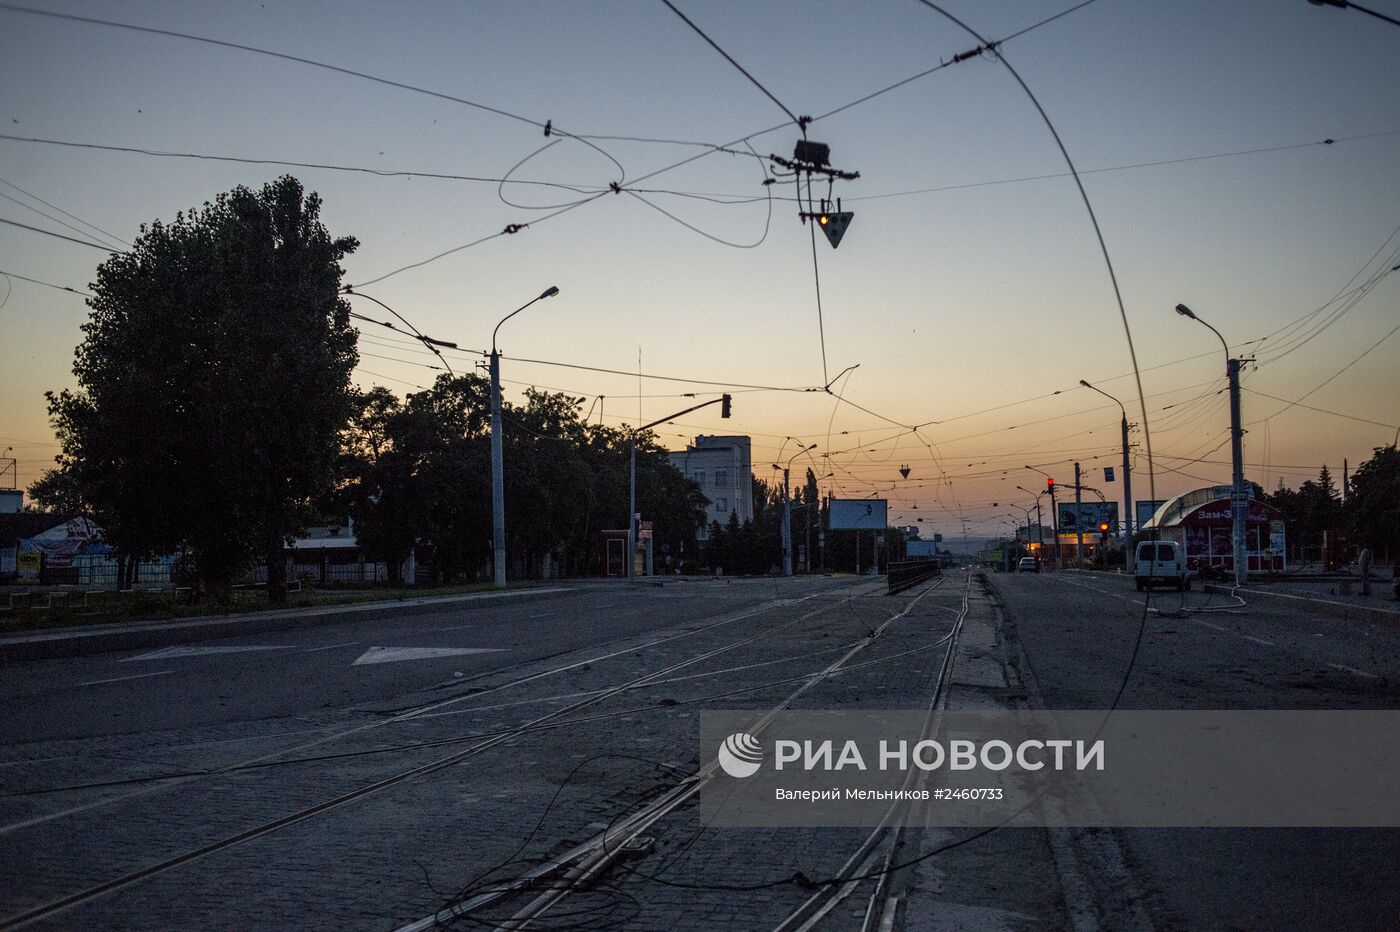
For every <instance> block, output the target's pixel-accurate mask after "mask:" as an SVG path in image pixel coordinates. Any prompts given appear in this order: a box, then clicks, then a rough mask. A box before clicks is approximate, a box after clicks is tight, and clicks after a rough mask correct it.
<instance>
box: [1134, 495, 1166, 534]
mask: <svg viewBox="0 0 1400 932" xmlns="http://www.w3.org/2000/svg"><path fill="white" fill-rule="evenodd" d="M1165 504H1166V499H1159V500H1157V501H1155V502H1154V501H1152V500H1150V499H1149V500H1147V501H1139V502H1133V511H1134V512H1135V513H1136V514H1137V523H1136V524H1134V525H1133V529H1134V530H1137V529H1138V528H1140V527H1142V526H1143V525H1144V524H1146V523H1147V522H1149V521H1151V520H1152V516H1153V515H1155V514H1156V513H1157V509H1158V508H1161V507H1162V506H1163V505H1165Z"/></svg>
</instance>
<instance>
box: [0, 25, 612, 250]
mask: <svg viewBox="0 0 1400 932" xmlns="http://www.w3.org/2000/svg"><path fill="white" fill-rule="evenodd" d="M0 7H3V4H0ZM0 140H6V141H8V142H25V143H34V144H38V145H46V146H63V147H67V148H72V149H91V150H94V151H99V152H120V153H125V154H129V155H144V156H148V157H150V158H162V159H194V160H198V161H209V162H233V163H236V164H239V165H281V166H287V167H289V168H311V169H316V170H319V171H333V172H351V173H358V174H366V175H375V176H377V177H380V178H425V179H429V180H437V181H466V182H475V183H481V184H499V183H500V182H501V181H503V180H506V179H502V178H494V177H490V176H485V175H459V174H452V173H449V172H429V171H418V170H416V169H415V170H408V169H388V168H369V167H366V166H363V165H339V164H335V163H331V162H300V161H296V160H294V159H271V158H251V157H246V156H237V155H215V154H213V153H204V152H170V151H166V150H162V149H144V148H140V147H138V146H114V145H107V144H104V143H96V142H73V141H69V140H63V139H46V138H43V137H40V136H15V135H12V134H10V133H0ZM510 181H511V183H512V184H524V185H535V186H539V187H546V188H559V189H562V190H565V191H573V192H574V193H576V194H584V195H593V194H598V193H604V192H606V191H607V188H605V187H600V186H598V185H581V184H570V183H565V182H562V181H538V180H530V179H525V180H518V179H510ZM0 182H3V179H0ZM4 183H8V182H4ZM30 196H31V197H32V196H33V195H30ZM36 200H37V198H36ZM49 206H52V205H49ZM54 209H55V210H58V208H56V207H55V208H54ZM75 219H76V218H75ZM79 222H86V221H81V220H80V221H79ZM88 225H89V226H91V224H88ZM108 235H110V234H108ZM113 239H116V237H113Z"/></svg>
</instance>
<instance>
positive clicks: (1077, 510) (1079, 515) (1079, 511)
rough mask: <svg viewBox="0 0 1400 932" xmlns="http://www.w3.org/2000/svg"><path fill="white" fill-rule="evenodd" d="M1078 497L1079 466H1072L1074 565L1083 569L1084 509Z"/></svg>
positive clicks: (1076, 464)
mask: <svg viewBox="0 0 1400 932" xmlns="http://www.w3.org/2000/svg"><path fill="white" fill-rule="evenodd" d="M1082 504H1083V503H1082V501H1081V500H1080V497H1079V464H1078V463H1075V464H1074V530H1075V531H1076V532H1077V533H1076V535H1075V536H1076V539H1077V541H1078V543H1077V544H1076V553H1075V564H1076V565H1077V567H1078V568H1079V569H1081V570H1082V569H1084V509H1083V508H1082V507H1081V506H1082Z"/></svg>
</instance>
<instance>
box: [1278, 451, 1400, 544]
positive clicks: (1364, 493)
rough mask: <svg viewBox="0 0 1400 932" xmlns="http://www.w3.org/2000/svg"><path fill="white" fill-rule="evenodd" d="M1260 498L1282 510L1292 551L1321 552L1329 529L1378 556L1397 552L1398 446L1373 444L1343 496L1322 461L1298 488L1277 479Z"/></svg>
mask: <svg viewBox="0 0 1400 932" xmlns="http://www.w3.org/2000/svg"><path fill="white" fill-rule="evenodd" d="M1258 491H1260V490H1257V489H1256V494H1257V492H1258ZM1259 497H1260V498H1262V499H1263V500H1264V501H1266V502H1268V503H1269V504H1270V505H1273V506H1274V507H1275V508H1277V509H1279V511H1281V512H1283V517H1284V523H1285V526H1286V527H1287V528H1288V541H1289V546H1290V548H1291V549H1293V550H1294V552H1295V553H1318V552H1320V551H1321V549H1322V538H1323V532H1332V533H1334V534H1335V533H1340V534H1343V535H1345V536H1346V540H1347V544H1348V546H1349V547H1352V548H1357V549H1359V548H1362V547H1366V548H1369V549H1370V550H1371V552H1372V553H1373V554H1374V555H1375V556H1376V558H1377V559H1381V560H1392V559H1395V558H1396V557H1397V556H1400V448H1397V446H1396V445H1395V444H1394V443H1392V444H1389V445H1388V446H1384V447H1375V448H1374V449H1373V451H1372V455H1371V458H1370V459H1368V460H1367V461H1366V462H1364V463H1362V464H1361V465H1360V466H1358V467H1357V468H1356V471H1355V472H1354V473H1352V475H1351V478H1350V481H1349V482H1348V490H1347V494H1346V496H1345V500H1344V499H1343V496H1342V494H1341V491H1340V490H1339V489H1338V488H1337V484H1336V481H1335V480H1334V479H1333V477H1332V473H1331V470H1329V469H1328V468H1327V467H1326V466H1325V465H1324V466H1323V467H1322V469H1321V470H1320V471H1319V472H1318V475H1317V478H1316V479H1307V480H1305V481H1304V482H1303V483H1301V484H1300V485H1299V486H1298V488H1296V489H1290V488H1288V487H1286V486H1285V485H1284V484H1283V480H1282V479H1280V480H1279V483H1278V487H1277V488H1276V489H1274V491H1273V492H1268V493H1264V494H1263V495H1260V496H1259Z"/></svg>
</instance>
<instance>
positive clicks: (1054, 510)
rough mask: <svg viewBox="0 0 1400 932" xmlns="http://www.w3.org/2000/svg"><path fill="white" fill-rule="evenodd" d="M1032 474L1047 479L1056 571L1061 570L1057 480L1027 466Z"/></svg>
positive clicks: (1046, 488) (1042, 471)
mask: <svg viewBox="0 0 1400 932" xmlns="http://www.w3.org/2000/svg"><path fill="white" fill-rule="evenodd" d="M1026 468H1027V469H1029V470H1030V471H1031V472H1038V473H1040V474H1041V475H1042V476H1044V477H1045V491H1047V492H1049V493H1050V524H1051V526H1052V528H1053V530H1054V534H1055V569H1059V568H1060V509H1059V507H1058V506H1057V505H1056V504H1055V480H1054V478H1053V477H1052V476H1051V475H1050V474H1049V473H1048V472H1045V471H1044V470H1041V469H1036V468H1035V467H1034V466H1027V467H1026Z"/></svg>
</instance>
